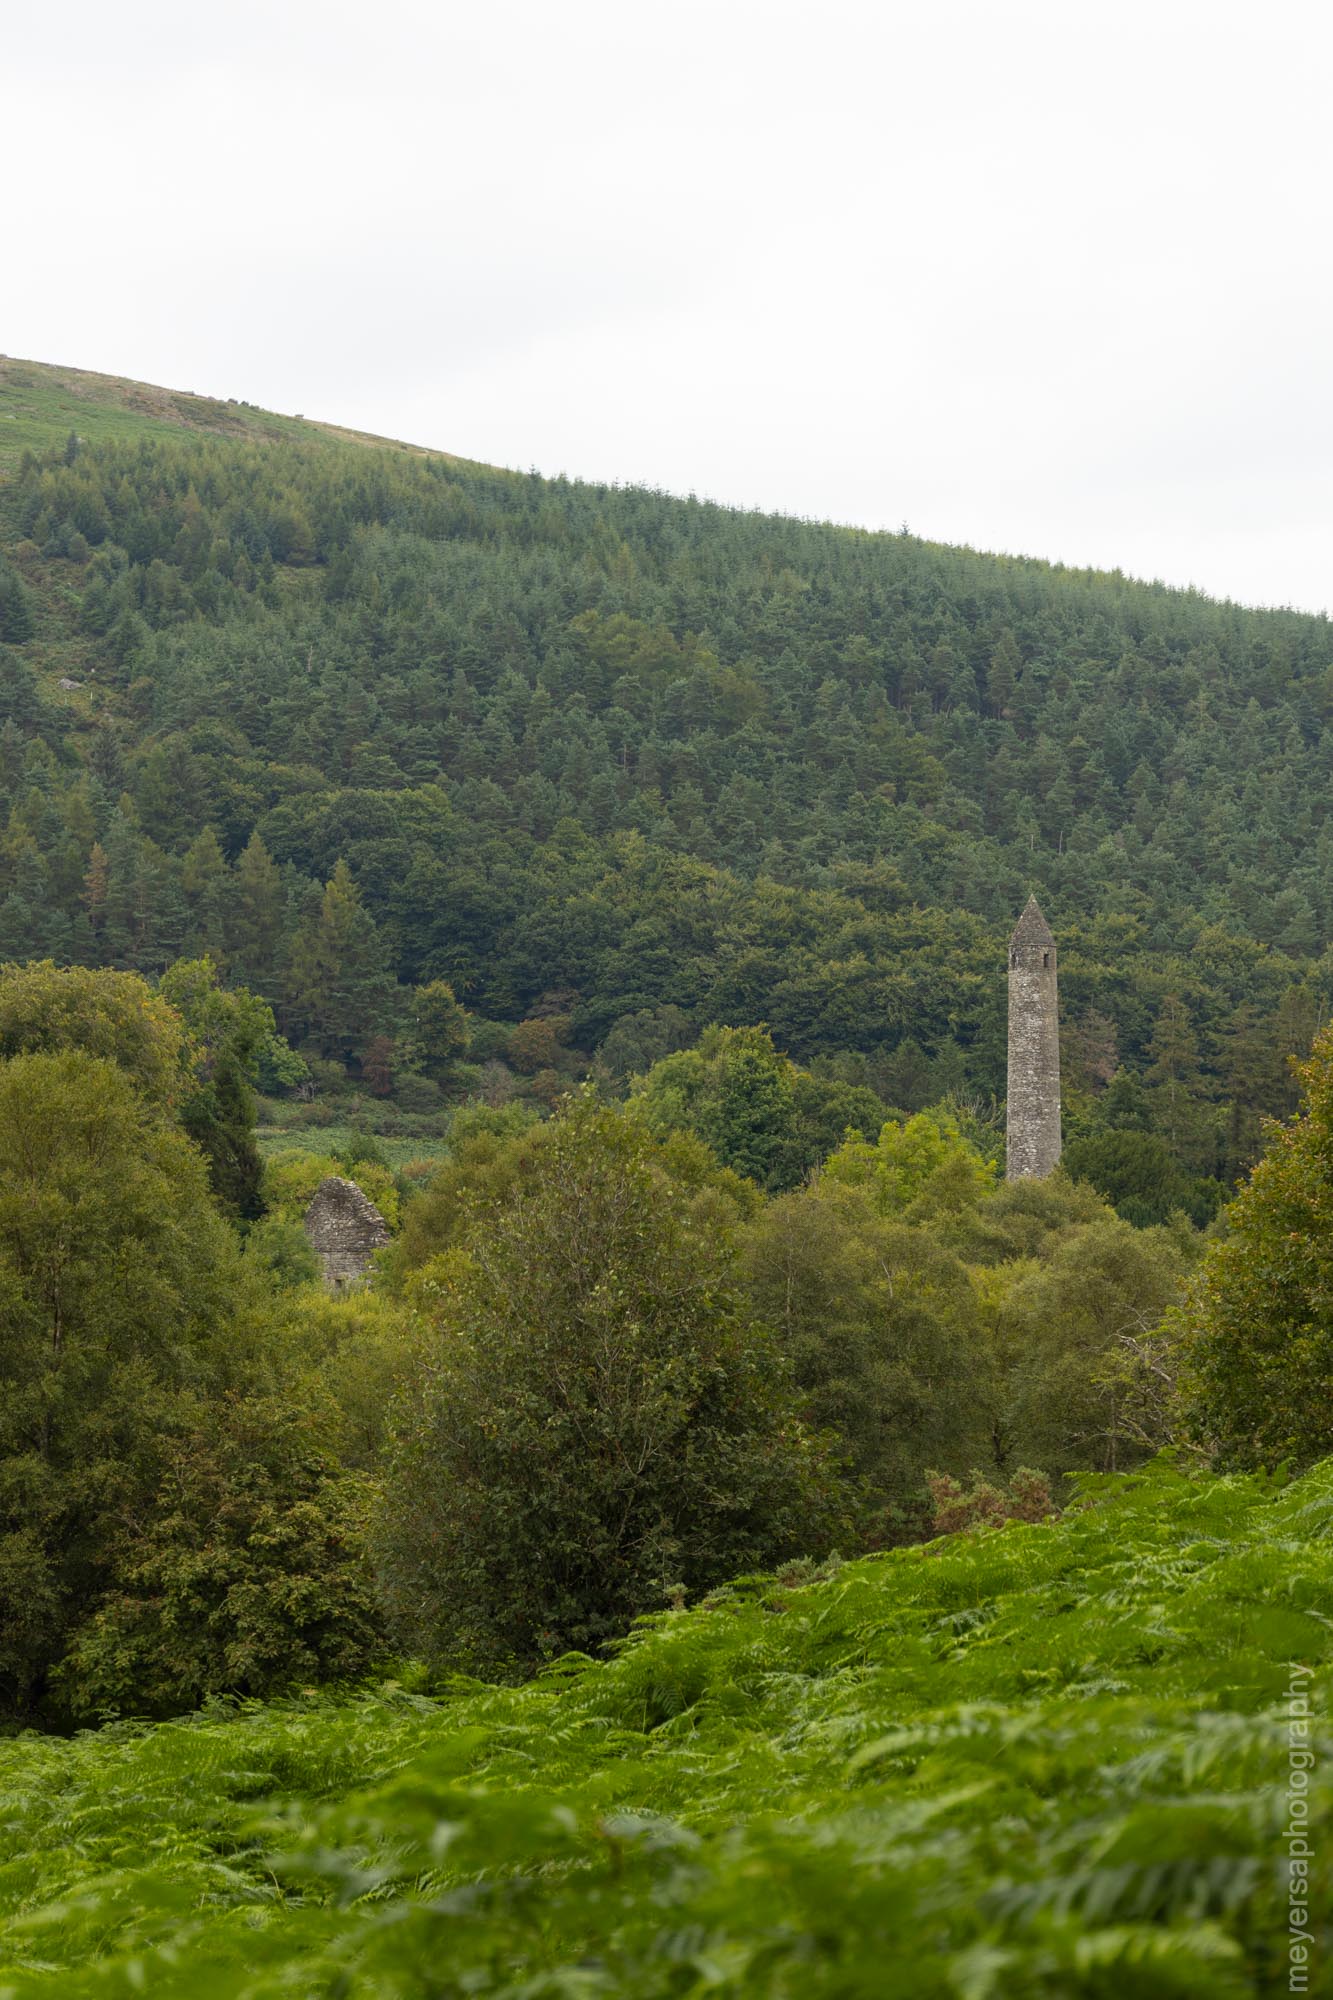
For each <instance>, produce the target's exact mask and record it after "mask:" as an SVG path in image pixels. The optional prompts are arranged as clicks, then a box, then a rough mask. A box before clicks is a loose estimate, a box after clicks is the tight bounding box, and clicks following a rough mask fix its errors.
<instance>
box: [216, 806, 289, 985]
mask: <svg viewBox="0 0 1333 2000" xmlns="http://www.w3.org/2000/svg"><path fill="white" fill-rule="evenodd" d="M283 909H284V897H283V892H282V876H281V875H280V873H279V871H278V865H277V863H276V862H275V861H274V859H273V856H272V855H271V854H270V853H269V851H268V849H267V847H265V845H264V843H263V841H262V840H261V838H260V836H259V833H258V830H256V831H255V832H254V833H252V834H251V835H250V838H249V840H248V841H247V842H246V844H245V848H244V850H243V851H242V853H241V855H240V857H239V859H238V860H237V863H236V869H235V875H234V880H233V885H232V892H231V921H230V924H229V926H228V940H229V945H230V950H231V955H232V958H233V960H234V962H235V965H236V967H237V970H238V972H239V973H241V974H242V975H243V976H244V978H245V979H246V980H247V981H248V982H249V983H250V984H251V985H252V986H255V987H257V988H258V989H259V990H260V991H261V992H271V991H272V990H273V988H274V986H275V985H276V983H277V966H278V953H279V949H280V946H281V942H282V920H283Z"/></svg>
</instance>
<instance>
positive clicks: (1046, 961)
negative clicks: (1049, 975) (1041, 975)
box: [1041, 951, 1051, 972]
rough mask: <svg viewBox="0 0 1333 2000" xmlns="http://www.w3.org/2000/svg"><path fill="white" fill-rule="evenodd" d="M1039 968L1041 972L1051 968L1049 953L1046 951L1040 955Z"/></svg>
mask: <svg viewBox="0 0 1333 2000" xmlns="http://www.w3.org/2000/svg"><path fill="white" fill-rule="evenodd" d="M1041 969H1042V971H1043V972H1049V971H1050V969H1051V954H1050V953H1049V952H1048V951H1044V952H1043V953H1042V955H1041Z"/></svg>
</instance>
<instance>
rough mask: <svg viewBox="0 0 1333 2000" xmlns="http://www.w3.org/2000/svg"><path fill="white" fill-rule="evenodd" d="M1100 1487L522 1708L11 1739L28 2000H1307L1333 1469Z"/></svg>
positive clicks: (348, 1708)
mask: <svg viewBox="0 0 1333 2000" xmlns="http://www.w3.org/2000/svg"><path fill="white" fill-rule="evenodd" d="M1090 1491H1091V1493H1092V1494H1093V1495H1094V1496H1095V1504H1093V1505H1092V1506H1091V1507H1090V1508H1088V1509H1086V1510H1085V1511H1080V1512H1075V1513H1073V1514H1071V1515H1069V1516H1067V1517H1066V1518H1065V1519H1064V1520H1062V1521H1060V1522H1058V1523H1055V1524H1047V1525H1036V1526H1028V1527H1015V1526H1011V1527H1009V1528H1006V1529H1003V1530H1000V1531H988V1532H986V1533H983V1534H981V1535H979V1536H963V1537H953V1538H947V1539H945V1540H943V1541H939V1542H935V1543H932V1544H930V1545H928V1546H926V1547H924V1548H915V1549H910V1550H900V1551H898V1552H897V1553H896V1554H893V1555H889V1556H882V1557H878V1558H873V1559H869V1560H862V1561H859V1562H856V1563H852V1564H849V1565H846V1566H844V1567H842V1568H835V1569H834V1571H833V1573H832V1574H831V1575H829V1576H827V1577H826V1578H825V1579H824V1580H822V1581H820V1580H816V1581H813V1582H804V1581H802V1580H801V1577H800V1575H799V1573H797V1574H794V1575H792V1576H789V1577H788V1578H786V1579H785V1580H781V1581H768V1582H763V1581H755V1580H750V1581H748V1582H745V1583H742V1584H738V1585H737V1586H736V1587H735V1588H734V1589H731V1590H725V1591H722V1592H720V1593H719V1594H718V1597H717V1599H716V1601H715V1602H714V1604H713V1606H712V1608H701V1609H698V1610H694V1611H684V1612H675V1613H669V1614H666V1615H665V1616H664V1617H663V1618H661V1619H659V1620H657V1621H656V1622H655V1623H653V1624H651V1625H650V1626H649V1627H648V1628H647V1629H646V1630H645V1631H642V1632H641V1634H640V1636H639V1637H638V1638H637V1639H636V1640H635V1641H634V1642H632V1643H631V1644H630V1645H629V1647H628V1648H627V1649H626V1650H623V1651H622V1652H621V1653H620V1655H619V1657H618V1658H616V1659H614V1660H612V1661H609V1662H606V1663H603V1664H598V1665H594V1664H592V1663H591V1662H587V1661H581V1660H577V1659H568V1660H565V1661H562V1662H560V1663H559V1664H558V1665H556V1666H555V1667H553V1668H552V1669H551V1670H550V1671H549V1672H548V1673H547V1674H546V1675H545V1677H544V1678H542V1679H540V1680H538V1681H537V1682H536V1683H534V1684H531V1685H529V1686H527V1687H525V1688H522V1689H517V1690H516V1689H495V1688H480V1687H472V1688H468V1687H466V1686H459V1687H458V1688H457V1689H455V1690H454V1691H453V1692H451V1693H449V1694H447V1695H446V1696H445V1697H444V1698H443V1699H441V1700H437V1701H432V1700H428V1699H426V1698H424V1697H423V1696H421V1695H412V1694H408V1693H405V1692H403V1691H402V1690H401V1689H395V1688H387V1689H384V1690H383V1691H381V1692H378V1693H369V1694H366V1695H364V1696H361V1697H359V1698H356V1699H349V1700H345V1701H339V1700H337V1699H324V1700H317V1699H310V1700H298V1701H293V1702H291V1703H288V1704H286V1705H283V1706H276V1707H270V1708H263V1707H259V1706H250V1707H248V1708H242V1709H235V1708H228V1707H225V1706H218V1707H215V1708H214V1709H212V1710H211V1711H209V1712H207V1713H205V1714H203V1715H200V1716H198V1717H195V1718H192V1719H190V1720H188V1721H185V1722H181V1723H178V1724H165V1725H160V1726H158V1727H157V1728H155V1729H147V1728H145V1727H143V1726H132V1725H128V1724H126V1725H118V1726H113V1727H110V1728H106V1729H103V1730H102V1731H101V1732H99V1733H98V1734H97V1735H95V1736H93V1735H86V1736H82V1737H79V1738H77V1739H75V1740H73V1741H59V1740H55V1739H45V1740H40V1739H37V1738H34V1737H28V1738H24V1739H22V1740H20V1741H18V1742H11V1743H7V1744H5V1743H0V1774H2V1778H0V1782H2V1784H3V1790H4V1795H5V1811H4V1814H3V1820H4V1826H3V1829H2V1830H0V1908H2V1910H3V1916H4V1919H5V1922H4V1927H3V1930H0V1937H3V1951H4V1956H5V1960H6V1977H5V1984H4V1991H5V1993H6V1994H7V1995H8V1996H11V2000H30V1996H31V2000H37V1997H38V1996H41V1995H46V1994H53V1995H54V1994H57V1993H58V1994H60V1995H61V1996H62V2000H64V1996H70V2000H74V1996H77V1995H83V1994H88V1995H92V1994H95V1993H96V1994H102V1993H122V1992H131V1991H147V1992H150V1993H152V1994H154V1995H161V1996H164V2000H165V1996H169V1995H176V1994H180V1995H188V1996H190V2000H208V1996H212V1995H216V1996H219V2000H220V1996H223V1995H226V1996H228V2000H236V1996H238V1995H241V1994H244V1995H245V1996H246V2000H267V1996H270V1995H272V1996H277V1995H279V1994H283V1993H291V1992H293V1991H296V1990H299V1991H300V1992H301V1993H302V1994H304V1995H309V1996H312V2000H313V1996H316V1995H333V1994H335V1993H336V1994H339V1995H341V1996H343V2000H369V1996H372V1995H373V1996H375V2000H385V1996H388V1995H395V1996H399V2000H410V1996H425V1995H427V1994H429V1995H432V1996H436V2000H444V1996H448V1995H462V1994H465V1993H478V1992H484V1993H488V1994H494V1995H496V1996H501V1995H509V1996H513V2000H518V1996H520V1995H523V1996H532V1995H536V1994H543V1995H546V1994H551V1995H554V1994H556V1993H562V1994H571V1993H578V1994H587V1995H593V1994H597V1995H608V1996H610V1995H624V1996H626V2000H629V1996H633V2000H651V1996H655V1995H660V1996H663V2000H665V1996H667V1995H682V1994H687V1993H688V1994H704V1993H717V1994H739V1993H744V1994H746V1995H747V1996H754V2000H758V1997H759V1996H764V1995H769V1996H773V2000H779V1996H781V2000H793V1997H794V1996H795V1995H797V1994H800V1995H802V1996H808V2000H818V1996H821V1995H827V1996H830V2000H832V1996H834V1995H837V1996H838V2000H858V1996H865V2000H870V1996H876V2000H878V1996H880V1995H883V1994H886V1993H909V1992H910V1993H911V1994H913V1995H914V1996H918V2000H928V1996H933V1995H939V1996H941V2000H943V1996H949V2000H1000V1996H1001V1995H1003V1996H1004V2000H1024V1997H1025V1996H1033V2000H1036V1996H1042V2000H1074V1996H1108V1995H1111V1994H1124V1993H1133V1994H1135V1995H1139V1996H1150V1995H1151V1996H1168V1995H1171V1996H1182V2000H1183V1996H1186V1995H1189V1996H1199V1995H1203V1994H1205V1993H1206V1994H1208V1995H1209V1996H1211V2000H1232V1996H1240V1995H1261V1994H1276V1993H1279V1992H1286V1991H1287V1990H1288V1986H1287V1973H1288V1959H1287V1949H1288V1899H1287V1894H1286V1881H1287V1877H1286V1858H1287V1846H1286V1841H1285V1836H1284V1833H1283V1829H1284V1828H1285V1827H1287V1826H1288V1825H1289V1824H1290V1823H1291V1819H1290V1813H1291V1807H1290V1795H1289V1790H1288V1786H1289V1783H1291V1782H1294V1781H1292V1780H1290V1779H1289V1764H1288V1757H1289V1737H1288V1727H1289V1713H1288V1704H1289V1702H1290V1701H1291V1699H1292V1690H1293V1688H1294V1689H1295V1690H1296V1691H1297V1695H1298V1697H1299V1699H1300V1700H1301V1701H1302V1702H1306V1701H1308V1702H1309V1704H1310V1709H1311V1711H1312V1713H1313V1714H1314V1716H1315V1718H1316V1719H1315V1720H1314V1722H1313V1723H1312V1724H1311V1725H1310V1729H1311V1732H1312V1733H1311V1734H1310V1736H1309V1737H1307V1738H1305V1739H1304V1740H1306V1741H1308V1742H1309V1743H1310V1745H1311V1746H1312V1751H1313V1770H1312V1772H1311V1775H1310V1778H1309V1786H1308V1791H1307V1790H1306V1789H1305V1786H1304V1784H1303V1783H1302V1788H1301V1796H1302V1798H1303V1799H1308V1804H1309V1814H1308V1822H1306V1823H1308V1827H1309V1846H1310V1848H1311V1851H1312V1852H1313V1854H1314V1855H1315V1857H1316V1858H1315V1860H1314V1862H1313V1863H1312V1873H1311V1876H1310V1879H1309V1896H1308V1906H1305V1907H1306V1919H1305V1925H1304V1929H1305V1931H1306V1932H1308V1938H1307V1943H1306V1946H1305V1947H1304V1949H1306V1950H1307V1952H1309V1953H1310V1955H1311V1956H1312V1957H1313V1959H1314V1961H1315V1963H1316V1964H1317V1965H1321V1966H1326V1965H1327V1963H1328V1946H1329V1945H1330V1943H1333V1931H1331V1930H1330V1912H1331V1911H1333V1877H1331V1876H1330V1862H1329V1854H1330V1852H1331V1851H1333V1849H1331V1848H1330V1840H1329V1831H1330V1806H1331V1805H1333V1790H1331V1789H1330V1780H1329V1772H1330V1770H1333V1742H1327V1741H1325V1740H1324V1738H1325V1736H1326V1732H1327V1724H1326V1718H1325V1713H1324V1695H1323V1689H1324V1678H1325V1675H1324V1667H1323V1665H1322V1664H1321V1663H1323V1662H1325V1661H1326V1660H1327V1654H1328V1637H1329V1635H1328V1621H1327V1619H1326V1618H1325V1617H1324V1616H1323V1614H1322V1611H1321V1610H1320V1609H1319V1607H1320V1606H1321V1605H1326V1604H1327V1602H1328V1597H1329V1591H1330V1589H1331V1588H1333V1566H1331V1562H1330V1549H1331V1548H1333V1544H1331V1543H1330V1539H1329V1535H1330V1524H1331V1523H1333V1478H1331V1477H1330V1470H1329V1467H1328V1466H1324V1467H1322V1468H1320V1469H1318V1470H1316V1471H1315V1472H1312V1473H1310V1474H1308V1475H1307V1476H1306V1477H1305V1478H1304V1479H1303V1480H1301V1481H1300V1482H1298V1483H1297V1484H1295V1485H1294V1486H1291V1487H1289V1488H1287V1489H1286V1490H1285V1491H1281V1492H1273V1491H1271V1490H1270V1489H1267V1488H1266V1487H1265V1486H1264V1485H1263V1484H1261V1483H1260V1482H1255V1481H1244V1480H1206V1481H1198V1482H1191V1481H1188V1480H1186V1479H1184V1478H1182V1477H1181V1476H1180V1474H1178V1473H1173V1472H1172V1471H1170V1470H1169V1469H1168V1468H1166V1467H1165V1466H1161V1465H1159V1466H1158V1467H1156V1468H1155V1469H1153V1470H1152V1471H1151V1472H1149V1473H1148V1474H1147V1475H1145V1476H1144V1477H1143V1478H1141V1479H1139V1480H1137V1481H1111V1482H1092V1483H1091V1486H1090ZM1304 1712H1305V1710H1304V1709H1301V1710H1300V1711H1299V1713H1302V1714H1303V1713H1304ZM1301 1768H1302V1779H1303V1778H1304V1772H1305V1769H1306V1767H1305V1765H1304V1764H1302V1767H1301ZM1300 1928H1301V1927H1300V1926H1298V1929H1300ZM1293 1963H1307V1964H1308V1963H1309V1959H1308V1958H1307V1959H1306V1960H1303V1961H1293ZM1326 1976H1327V1975H1326V1973H1323V1974H1321V1975H1320V1976H1319V1977H1317V1978H1316V1979H1315V1980H1314V1983H1313V1984H1311V1985H1310V1987H1309V1989H1308V1990H1310V1991H1311V1992H1327V1991H1328V1990H1329V1988H1328V1986H1327V1984H1326V1983H1321V1980H1326ZM1292 1990H1295V1989H1292Z"/></svg>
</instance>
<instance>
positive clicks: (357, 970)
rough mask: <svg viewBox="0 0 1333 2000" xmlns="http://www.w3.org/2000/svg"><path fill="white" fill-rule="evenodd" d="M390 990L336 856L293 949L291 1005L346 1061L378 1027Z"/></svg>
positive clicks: (355, 892)
mask: <svg viewBox="0 0 1333 2000" xmlns="http://www.w3.org/2000/svg"><path fill="white" fill-rule="evenodd" d="M392 995H393V980H392V978H391V976H390V974H389V972H388V969H387V967H386V964H385V953H384V948H383V945H382V944H381V942H380V935H379V931H378V929H377V927H376V924H375V920H374V918H373V917H372V916H371V915H370V912H369V911H368V910H367V909H366V908H365V905H364V904H363V903H362V901H361V892H360V890H359V889H358V888H357V886H356V883H355V882H354V881H353V879H352V871H351V869H350V868H349V867H348V866H347V863H346V862H345V861H342V860H340V861H339V862H338V864H337V866H336V868H335V869H334V871H333V874H332V875H331V876H330V878H329V880H328V882H327V883H326V884H325V887H324V895H323V898H322V899H321V902H320V908H319V915H318V917H317V918H316V920H315V922H314V924H313V925H312V926H310V927H308V928H307V930H306V931H305V933H304V934H303V936H302V937H300V938H298V940H297V944H296V947H295V949H294V951H293V955H292V966H291V969H290V975H289V989H288V1000H289V1005H290V1007H291V1011H292V1013H293V1014H294V1016H295V1017H296V1018H297V1020H299V1021H300V1022H301V1023H302V1024H303V1025H304V1026H305V1027H306V1028H307V1029H309V1030H310V1031H311V1032H312V1033H313V1034H314V1036H315V1038H316V1040H317V1041H318V1042H319V1044H320V1047H321V1048H322V1049H323V1051H324V1053H325V1054H326V1055H331V1056H337V1057H338V1058H339V1059H340V1060H342V1061H346V1060H347V1059H348V1058H349V1057H350V1056H351V1055H352V1053H353V1051H354V1050H356V1049H358V1048H360V1047H363V1046H364V1045H365V1043H366V1042H367V1041H369V1040H370V1038H371V1036H372V1035H374V1034H375V1033H376V1032H378V1031H380V1030H381V1029H382V1028H383V1026H384V1023H385V1017H386V1015H387V1014H388V1013H389V1012H390V1011H391V1007H392Z"/></svg>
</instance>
